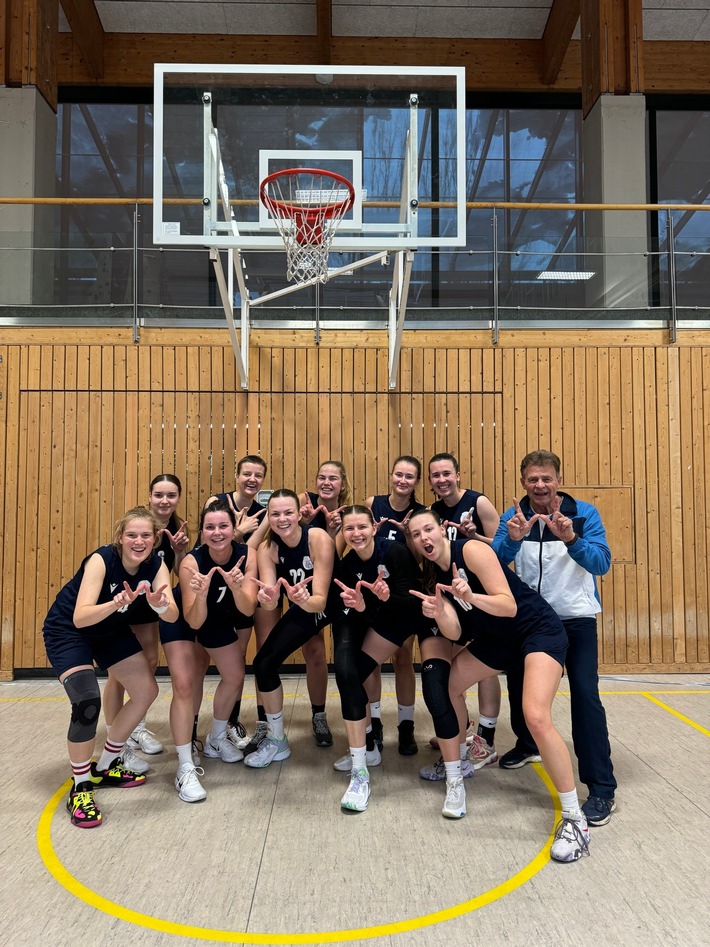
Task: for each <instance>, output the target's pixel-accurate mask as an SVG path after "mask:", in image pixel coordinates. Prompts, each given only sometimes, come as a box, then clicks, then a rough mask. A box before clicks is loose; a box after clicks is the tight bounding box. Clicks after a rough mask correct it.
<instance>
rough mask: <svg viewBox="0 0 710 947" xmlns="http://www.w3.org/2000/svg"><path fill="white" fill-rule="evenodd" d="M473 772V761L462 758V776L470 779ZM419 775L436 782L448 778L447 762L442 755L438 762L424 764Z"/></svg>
mask: <svg viewBox="0 0 710 947" xmlns="http://www.w3.org/2000/svg"><path fill="white" fill-rule="evenodd" d="M473 773H474V769H473V765H472V763H471V761H470V760H469V759H465V760H461V776H462V777H463V778H464V779H470V778H471V777H472V776H473ZM419 775H420V777H421V778H422V779H429V780H431V782H434V783H439V782H443V781H444V780H445V779H446V764H445V763H444V759H443V757H441V756H440V757H439V759H438V760H437V761H436V763H431V764H430V765H429V766H422V768H421V769H420V770H419Z"/></svg>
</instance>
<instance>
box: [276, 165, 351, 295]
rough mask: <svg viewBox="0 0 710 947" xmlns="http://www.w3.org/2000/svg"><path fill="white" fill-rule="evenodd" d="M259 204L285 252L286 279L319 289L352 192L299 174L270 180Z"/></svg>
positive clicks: (334, 180)
mask: <svg viewBox="0 0 710 947" xmlns="http://www.w3.org/2000/svg"><path fill="white" fill-rule="evenodd" d="M261 200H262V203H263V204H264V206H265V207H266V208H267V210H268V211H269V213H270V214H271V216H272V218H273V219H274V221H275V223H276V227H277V229H278V231H279V233H280V235H281V238H282V240H283V242H284V246H285V247H286V278H287V279H289V280H293V281H296V282H300V283H305V282H306V281H308V280H311V279H316V280H318V281H319V282H321V283H325V282H326V281H327V279H328V254H329V253H330V247H331V244H332V242H333V237H334V236H335V232H336V231H337V229H338V227H339V226H340V222H341V221H342V219H343V217H344V216H345V214H347V212H348V211H349V210H350V208H351V207H352V204H353V192H352V187H350V186H349V185H348V182H347V181H346V180H345V179H344V178H341V177H340V176H334V175H332V174H329V173H328V172H324V171H318V170H316V169H313V168H304V169H298V170H294V171H289V172H288V173H287V174H277V175H270V176H269V177H268V178H267V179H266V180H265V181H264V182H263V184H262V187H261Z"/></svg>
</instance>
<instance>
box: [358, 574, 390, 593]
mask: <svg viewBox="0 0 710 947" xmlns="http://www.w3.org/2000/svg"><path fill="white" fill-rule="evenodd" d="M385 572H386V569H385V567H384V566H383V565H379V566H378V567H377V578H376V579H375V581H374V582H365V580H364V579H362V580H361V581H360V582H358V585H359V586H364V587H365V588H366V589H369V590H370V591H371V592H372V594H373V595H375V596H377V598H378V599H379V600H380V601H381V602H386V601H388V600H389V597H390V587H389V585H387V583H386V582H385V578H384V573H385Z"/></svg>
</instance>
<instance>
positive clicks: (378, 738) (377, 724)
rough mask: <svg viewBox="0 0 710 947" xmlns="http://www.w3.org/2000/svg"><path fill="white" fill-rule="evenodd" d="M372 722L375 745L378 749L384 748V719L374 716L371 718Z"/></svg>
mask: <svg viewBox="0 0 710 947" xmlns="http://www.w3.org/2000/svg"><path fill="white" fill-rule="evenodd" d="M371 723H372V738H373V740H374V741H375V746H376V747H377V749H378V750H380V751H381V750H382V741H383V733H382V720H381V719H380V718H379V717H373V718H372V720H371Z"/></svg>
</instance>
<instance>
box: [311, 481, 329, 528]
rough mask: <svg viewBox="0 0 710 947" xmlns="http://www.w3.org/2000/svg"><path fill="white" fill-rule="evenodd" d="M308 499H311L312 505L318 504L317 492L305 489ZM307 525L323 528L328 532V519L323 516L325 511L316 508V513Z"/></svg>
mask: <svg viewBox="0 0 710 947" xmlns="http://www.w3.org/2000/svg"><path fill="white" fill-rule="evenodd" d="M307 493H308V499H309V500H310V501H311V503H312V505H313V507H314V508H315V507H317V506H320V499H319V497H318V494H317V493H311V491H310V490H308V491H307ZM308 525H309V526H315V527H317V528H318V529H324V530H325V531H326V533H327V532H328V520H327V519H326V518H325V513H324V512H323V510H318V512H317V513H316V515H315V516H314V517H313V519H312V520H311V521H310V523H309V524H308Z"/></svg>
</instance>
